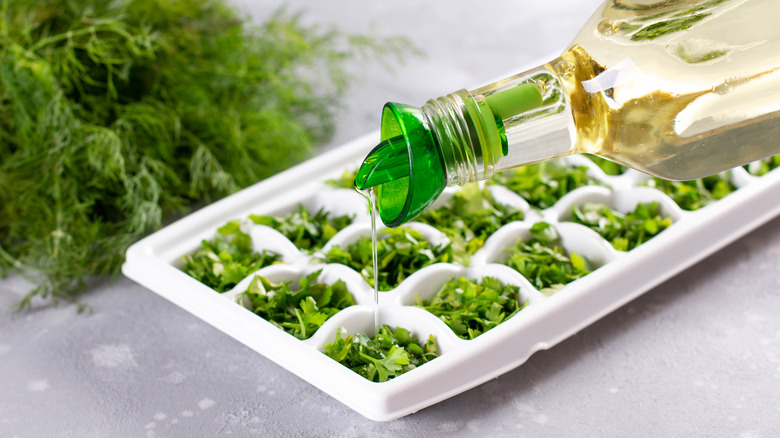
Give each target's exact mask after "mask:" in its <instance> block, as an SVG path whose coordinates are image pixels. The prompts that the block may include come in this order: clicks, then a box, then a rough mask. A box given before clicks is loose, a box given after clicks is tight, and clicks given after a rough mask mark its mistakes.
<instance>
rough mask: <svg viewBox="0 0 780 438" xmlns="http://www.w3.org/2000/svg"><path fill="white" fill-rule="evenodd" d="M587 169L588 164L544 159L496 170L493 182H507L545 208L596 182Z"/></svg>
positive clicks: (521, 194)
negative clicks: (498, 171)
mask: <svg viewBox="0 0 780 438" xmlns="http://www.w3.org/2000/svg"><path fill="white" fill-rule="evenodd" d="M587 171H588V168H587V167H586V166H579V167H571V166H566V165H563V164H560V163H559V162H555V161H544V162H541V163H535V164H530V165H528V166H521V167H518V168H516V169H512V170H509V171H506V172H502V173H497V174H496V175H494V176H493V179H492V180H491V182H492V183H494V184H501V185H504V186H506V187H507V188H509V189H510V190H512V191H513V192H515V193H517V194H519V195H520V196H522V197H523V198H524V199H525V200H526V201H528V203H529V204H530V205H532V206H534V207H537V208H541V209H545V208H549V207H552V206H553V204H555V203H556V202H558V200H559V199H561V198H562V197H563V195H565V194H567V193H569V192H571V191H572V190H574V189H576V188H578V187H582V186H586V185H597V184H598V182H597V181H596V180H595V179H593V178H591V177H590V176H588V175H587Z"/></svg>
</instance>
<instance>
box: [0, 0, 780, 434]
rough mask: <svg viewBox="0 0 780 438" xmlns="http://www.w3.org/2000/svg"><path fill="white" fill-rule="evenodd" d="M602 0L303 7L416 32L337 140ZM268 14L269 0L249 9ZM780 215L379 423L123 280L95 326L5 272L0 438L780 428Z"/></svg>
mask: <svg viewBox="0 0 780 438" xmlns="http://www.w3.org/2000/svg"><path fill="white" fill-rule="evenodd" d="M598 3H599V1H595V0H588V1H575V0H568V1H563V0H560V1H550V2H531V1H525V0H522V1H520V0H516V1H503V2H499V1H485V2H479V3H477V2H466V1H431V2H424V3H423V2H392V3H391V2H386V3H368V2H359V1H343V0H340V1H329V2H317V1H313V0H311V1H306V2H296V3H294V4H293V5H292V9H293V10H295V9H301V10H304V11H307V12H306V14H305V15H304V17H305V19H306V20H309V21H310V22H319V23H337V24H338V25H340V26H342V27H344V28H346V29H348V30H351V31H355V32H365V31H367V30H369V29H372V28H373V29H374V31H375V32H377V33H380V34H391V33H401V34H405V35H407V36H409V37H410V38H411V39H412V40H413V41H414V42H415V43H416V44H417V45H418V46H419V47H420V48H422V49H423V50H424V51H426V52H427V53H428V56H427V57H426V58H419V59H410V60H409V62H408V63H407V64H405V65H404V66H400V67H399V68H398V70H396V72H395V73H394V74H386V73H383V71H382V69H381V68H378V67H375V66H367V67H365V66H361V65H356V66H354V72H355V74H356V75H357V76H358V77H359V78H360V79H361V82H360V83H358V84H356V85H355V86H354V87H353V88H352V90H351V92H350V94H349V95H348V96H347V98H346V99H345V111H344V115H343V116H341V118H340V120H341V121H340V126H339V130H338V132H337V136H336V138H335V139H334V141H333V142H332V143H331V144H330V146H332V145H336V144H340V143H343V142H344V141H347V140H349V139H352V138H354V137H356V136H358V135H360V134H363V133H365V132H369V131H371V130H374V129H376V128H377V127H378V112H379V109H380V108H381V105H382V104H383V103H384V102H385V101H386V100H394V101H400V102H407V103H412V104H420V103H422V102H423V101H424V100H426V99H427V98H429V97H434V96H438V95H440V94H443V93H446V92H449V91H452V90H455V89H457V88H461V87H464V86H466V87H470V86H475V85H480V84H482V83H486V82H488V81H490V80H491V79H494V78H497V77H498V76H500V75H502V74H503V73H506V72H510V71H512V69H514V68H515V67H517V66H519V65H523V64H526V63H527V62H529V61H530V60H532V59H537V58H539V57H540V56H543V55H545V54H549V53H553V52H556V51H558V50H560V49H562V48H563V47H564V46H565V45H566V43H567V42H568V41H569V40H570V38H571V37H572V36H573V34H574V32H575V31H576V30H577V28H578V27H579V23H581V22H582V21H583V20H584V19H585V18H586V17H587V16H588V15H589V14H590V12H591V11H592V10H593V9H594V8H595V7H596V6H597V4H598ZM241 4H243V5H244V6H243V7H245V8H246V9H247V10H248V11H250V12H251V13H252V14H253V15H254V16H255V17H256V18H257V19H262V17H264V16H266V15H267V14H268V13H269V11H271V10H273V9H274V8H275V5H276V4H277V3H276V2H271V1H266V2H262V3H260V2H252V1H251V0H243V1H242V2H241ZM778 266H780V219H775V220H773V221H771V222H769V223H768V224H766V225H765V226H763V227H761V228H758V229H756V230H755V231H753V232H751V233H750V234H748V235H747V236H745V237H743V238H741V239H739V240H738V241H736V242H735V243H733V244H731V245H729V246H728V247H726V248H724V249H722V250H721V251H719V252H717V253H715V254H714V255H712V256H710V257H709V258H707V259H706V260H704V261H703V262H701V263H698V264H697V265H695V266H694V267H692V268H690V269H688V270H686V271H685V272H684V273H682V274H680V275H678V276H676V277H674V278H672V279H671V280H669V281H667V282H665V283H663V284H661V285H660V286H658V287H656V288H655V289H653V290H651V291H649V292H647V293H646V294H645V295H643V296H642V297H640V298H639V299H637V300H635V301H633V302H631V303H630V304H628V305H626V306H624V307H623V308H621V309H619V310H617V311H615V312H614V313H612V314H610V315H609V316H607V317H605V318H603V319H602V320H600V321H598V322H596V323H595V324H593V325H591V326H590V327H588V328H587V329H585V330H583V331H582V332H580V333H579V334H578V335H576V336H574V337H572V338H570V339H568V340H566V341H564V342H563V343H561V344H559V345H558V346H556V347H554V348H552V349H551V350H549V351H543V352H539V353H537V354H535V355H534V356H532V357H531V358H530V360H529V361H528V362H527V363H525V364H524V365H522V366H521V367H519V368H517V369H515V370H513V371H511V372H508V373H506V374H504V375H503V376H501V377H499V378H497V379H494V380H492V381H490V382H488V383H485V384H483V385H481V386H479V387H477V388H474V389H472V390H470V391H468V392H466V393H463V394H461V395H458V396H456V397H453V398H451V399H449V400H446V401H444V402H441V403H439V404H437V405H434V406H432V407H429V408H426V409H424V410H422V411H420V412H418V413H416V414H413V415H410V416H407V417H404V418H402V419H399V420H396V421H392V422H388V423H375V422H371V421H369V420H366V419H364V418H363V417H361V416H360V415H358V414H356V413H354V412H353V411H351V410H350V409H348V408H346V407H345V406H343V405H341V404H340V403H339V402H337V401H335V400H334V399H332V398H330V397H329V396H328V395H326V394H324V393H322V392H320V391H319V390H317V389H315V388H314V387H312V386H311V385H309V384H307V383H305V382H303V381H302V380H300V379H299V378H297V377H296V376H294V375H293V374H291V373H289V372H287V371H286V370H284V369H282V368H280V367H279V366H277V365H275V364H274V363H272V362H270V361H269V360H267V359H265V358H264V357H262V356H260V355H258V354H256V353H255V352H253V351H251V350H249V349H248V348H246V347H244V346H243V345H241V344H239V343H238V342H236V341H234V340H233V339H232V338H229V337H228V336H226V335H224V334H222V333H221V332H219V331H217V330H215V329H214V328H212V327H211V326H209V325H207V324H205V323H203V322H202V321H200V320H199V319H197V318H195V317H193V316H191V315H190V314H188V313H186V312H185V311H183V310H181V309H179V308H178V307H176V306H174V305H173V304H171V303H169V302H167V301H166V300H164V299H162V298H160V297H158V296H157V295H156V294H154V293H152V292H150V291H149V290H147V289H145V288H143V287H141V286H139V285H137V284H135V283H133V282H132V281H130V280H127V279H125V278H119V279H118V280H116V281H114V282H101V283H99V284H96V285H94V286H93V287H92V288H91V292H90V293H89V294H88V295H87V296H85V297H84V302H85V303H86V304H88V305H89V306H91V307H92V309H93V312H92V313H91V314H87V315H79V314H76V313H75V311H74V309H73V308H72V307H69V306H64V307H59V308H51V307H48V306H46V305H43V304H41V303H38V304H36V306H35V308H34V309H33V310H32V311H30V312H26V313H23V314H20V315H17V316H15V317H12V316H11V315H10V314H9V313H8V311H7V310H6V309H8V308H9V306H10V305H11V304H12V303H14V302H15V301H16V300H18V299H19V298H20V297H21V296H22V294H23V293H24V292H25V291H26V290H27V288H28V287H29V285H28V284H26V283H24V282H23V281H22V280H20V279H18V278H10V279H5V280H0V308H2V309H3V311H2V312H1V313H0V437H9V438H10V437H150V436H154V437H207V436H222V435H230V436H268V437H272V436H285V437H297V436H301V437H310V436H312V437H320V436H321V437H332V436H336V437H373V436H377V437H392V436H405V437H407V436H408V437H414V436H425V437H439V436H441V437H444V436H447V437H449V436H489V437H503V436H506V437H510V436H511V437H516V436H527V437H535V436H729V437H745V438H756V437H773V436H779V435H780V415H778V414H780V318H778V314H780V293H779V291H780V271H779V270H778Z"/></svg>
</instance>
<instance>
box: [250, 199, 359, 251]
mask: <svg viewBox="0 0 780 438" xmlns="http://www.w3.org/2000/svg"><path fill="white" fill-rule="evenodd" d="M249 219H251V220H252V221H253V222H254V223H256V224H259V225H267V226H269V227H271V228H273V229H275V230H276V231H278V232H280V233H282V234H284V235H285V237H287V238H288V239H290V241H291V242H292V243H294V244H295V246H297V247H298V249H300V250H302V251H307V252H314V251H317V250H319V249H320V248H322V246H323V245H325V243H327V242H328V240H330V239H331V237H333V236H334V235H335V234H336V233H337V232H339V231H340V230H342V229H343V228H344V227H346V226H347V225H349V224H351V223H352V222H353V221H354V220H355V217H354V216H347V215H344V216H336V217H332V216H331V214H330V212H328V211H325V210H324V209H320V210H319V211H318V212H317V213H316V214H315V215H314V216H311V213H309V211H308V210H306V208H304V207H303V206H302V205H299V206H298V209H297V210H295V211H293V212H292V213H289V214H287V215H286V216H282V217H275V216H257V215H251V216H249Z"/></svg>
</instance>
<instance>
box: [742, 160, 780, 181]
mask: <svg viewBox="0 0 780 438" xmlns="http://www.w3.org/2000/svg"><path fill="white" fill-rule="evenodd" d="M742 167H744V168H745V170H747V171H748V173H750V174H751V175H753V176H764V175H766V174H767V173H769V171H770V170H774V169H776V168H778V167H780V155H775V156H772V157H769V158H764V159H763V160H758V161H754V162H752V163H750V164H746V165H744V166H742Z"/></svg>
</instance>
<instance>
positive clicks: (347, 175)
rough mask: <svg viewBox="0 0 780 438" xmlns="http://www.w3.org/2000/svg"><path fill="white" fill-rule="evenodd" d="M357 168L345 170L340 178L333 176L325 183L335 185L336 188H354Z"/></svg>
mask: <svg viewBox="0 0 780 438" xmlns="http://www.w3.org/2000/svg"><path fill="white" fill-rule="evenodd" d="M356 173H357V169H352V170H345V171H344V173H342V174H341V177H339V178H333V179H329V180H327V181H325V184H327V185H329V186H331V187H333V188H334V189H354V188H355V174H356Z"/></svg>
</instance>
